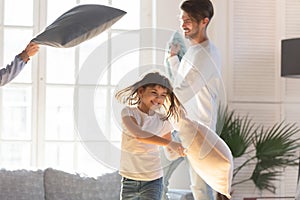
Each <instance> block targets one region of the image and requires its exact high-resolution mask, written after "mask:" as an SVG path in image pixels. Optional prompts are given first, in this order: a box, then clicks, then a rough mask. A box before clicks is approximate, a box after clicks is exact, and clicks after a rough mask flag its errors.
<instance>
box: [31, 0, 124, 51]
mask: <svg viewBox="0 0 300 200" xmlns="http://www.w3.org/2000/svg"><path fill="white" fill-rule="evenodd" d="M125 14H126V12H125V11H123V10H120V9H117V8H113V7H109V6H104V5H97V4H84V5H79V6H75V7H74V8H72V9H71V10H69V11H67V12H65V13H64V14H63V15H61V16H60V17H58V18H57V19H56V20H55V21H54V22H53V23H52V24H50V25H49V26H48V27H46V28H45V30H44V31H43V32H42V33H40V34H39V35H37V36H36V37H35V38H34V39H32V41H34V42H36V43H38V44H42V45H49V46H53V47H60V48H66V47H73V46H75V45H78V44H80V43H81V42H84V41H85V40H88V39H91V38H93V37H94V36H96V35H98V34H100V33H101V32H103V31H105V30H106V29H108V28H110V27H111V26H112V25H113V24H114V23H115V22H116V21H118V20H119V19H120V18H121V17H123V16H124V15H125Z"/></svg>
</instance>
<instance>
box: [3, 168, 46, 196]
mask: <svg viewBox="0 0 300 200" xmlns="http://www.w3.org/2000/svg"><path fill="white" fill-rule="evenodd" d="M44 195H45V194H44V173H43V171H42V170H37V171H27V170H15V171H9V170H5V169H1V170H0V199H1V200H44Z"/></svg>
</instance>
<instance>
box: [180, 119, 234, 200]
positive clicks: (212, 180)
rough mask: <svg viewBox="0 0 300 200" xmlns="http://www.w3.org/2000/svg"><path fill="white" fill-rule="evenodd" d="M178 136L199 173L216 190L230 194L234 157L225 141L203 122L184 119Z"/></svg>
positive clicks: (192, 164) (192, 165)
mask: <svg viewBox="0 0 300 200" xmlns="http://www.w3.org/2000/svg"><path fill="white" fill-rule="evenodd" d="M179 137H180V139H181V140H182V145H183V146H184V147H185V148H186V154H187V158H188V160H189V162H190V165H191V167H192V168H193V169H194V170H195V171H196V173H197V174H198V175H199V176H200V177H201V178H202V179H203V180H204V181H205V182H206V183H207V184H208V185H209V186H211V187H212V188H213V189H214V190H215V191H217V192H219V193H221V194H223V195H225V196H227V197H228V198H230V197H231V196H230V192H231V191H230V190H231V182H232V173H233V158H232V154H231V151H230V149H229V148H228V146H227V145H226V143H225V142H224V141H223V140H222V139H221V138H220V137H219V136H218V135H217V134H216V133H215V132H214V131H212V130H211V129H210V128H208V127H207V126H205V125H203V124H199V123H197V122H194V121H191V120H189V119H183V120H181V122H180V127H179Z"/></svg>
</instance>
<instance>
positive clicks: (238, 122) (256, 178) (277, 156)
mask: <svg viewBox="0 0 300 200" xmlns="http://www.w3.org/2000/svg"><path fill="white" fill-rule="evenodd" d="M216 131H217V133H218V134H219V135H220V137H221V138H222V139H223V140H224V141H225V142H226V144H227V145H228V147H229V148H230V150H231V152H232V155H233V158H238V157H241V156H245V155H247V159H246V160H245V161H244V162H243V163H242V164H241V165H239V166H235V167H234V171H233V181H232V187H234V186H235V185H238V184H242V183H244V182H246V181H252V182H253V183H254V185H255V186H256V187H257V188H258V189H259V190H268V191H270V192H272V193H275V189H276V188H275V186H274V184H273V181H274V180H276V179H277V178H278V176H280V175H281V169H282V168H284V167H287V166H296V165H298V161H299V157H298V156H297V155H298V153H297V152H296V151H297V149H298V148H299V138H296V134H297V133H298V132H299V131H300V129H299V128H298V127H297V126H296V124H289V123H287V124H286V123H285V122H280V123H276V124H275V125H273V126H272V127H270V128H268V129H265V128H264V127H263V126H261V125H258V126H257V125H256V124H255V123H253V122H252V120H251V119H250V118H249V117H248V116H245V117H241V116H240V115H237V114H236V113H235V111H234V110H232V111H229V110H228V108H225V109H222V108H220V109H219V114H218V123H217V130H216ZM247 165H253V166H254V170H253V172H252V174H251V176H249V177H245V178H244V179H243V180H240V181H235V177H236V175H237V174H238V173H239V172H240V170H241V169H242V168H243V167H245V166H247ZM218 199H219V200H222V199H226V197H225V196H222V195H221V194H218Z"/></svg>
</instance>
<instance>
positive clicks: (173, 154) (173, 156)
mask: <svg viewBox="0 0 300 200" xmlns="http://www.w3.org/2000/svg"><path fill="white" fill-rule="evenodd" d="M163 138H165V139H168V140H172V135H171V132H169V133H167V134H165V135H164V136H163ZM163 149H164V153H165V155H166V157H167V159H168V160H170V161H172V160H176V159H177V158H179V157H181V156H180V155H179V154H178V153H177V151H173V150H172V149H171V148H169V147H164V148H163Z"/></svg>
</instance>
